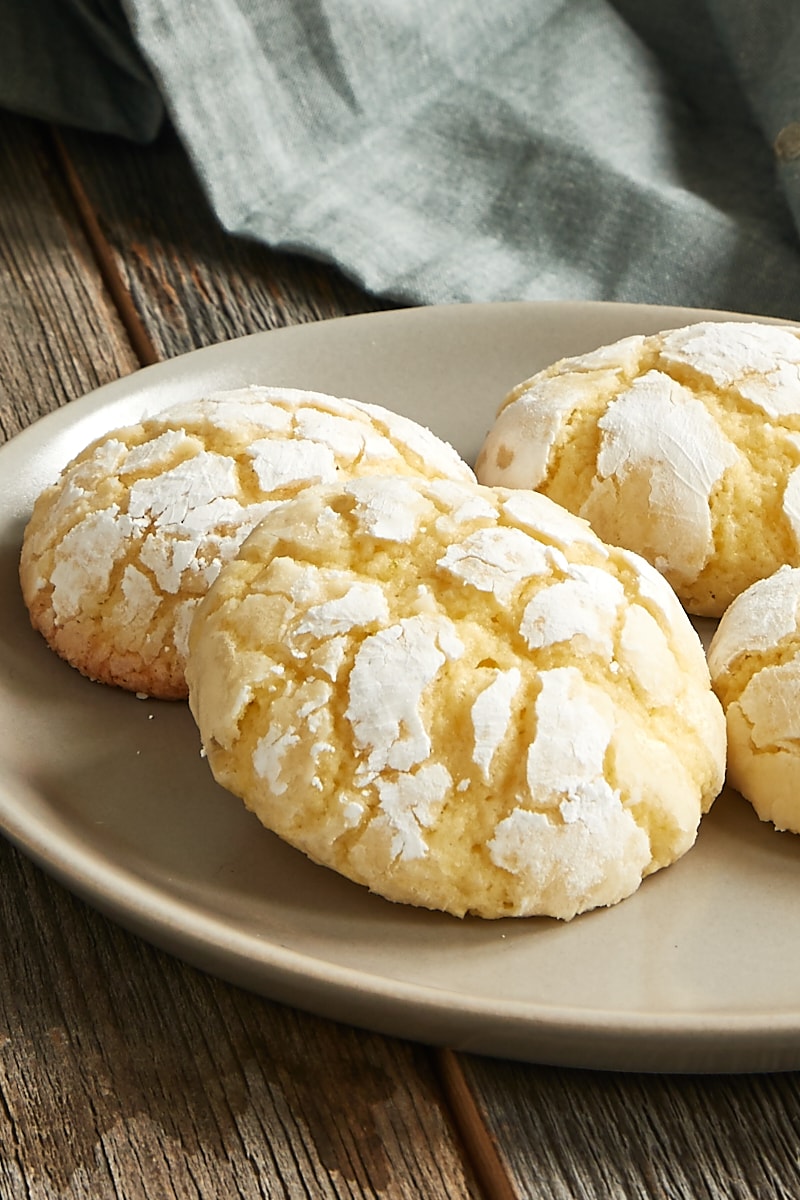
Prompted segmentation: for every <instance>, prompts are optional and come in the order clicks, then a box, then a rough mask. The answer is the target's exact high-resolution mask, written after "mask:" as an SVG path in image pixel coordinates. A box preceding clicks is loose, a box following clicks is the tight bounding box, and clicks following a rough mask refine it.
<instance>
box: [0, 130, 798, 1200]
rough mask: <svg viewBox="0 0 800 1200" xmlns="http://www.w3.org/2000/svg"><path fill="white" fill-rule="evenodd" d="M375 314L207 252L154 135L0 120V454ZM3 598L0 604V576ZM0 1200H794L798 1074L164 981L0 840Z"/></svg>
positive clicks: (186, 171) (202, 215) (285, 263)
mask: <svg viewBox="0 0 800 1200" xmlns="http://www.w3.org/2000/svg"><path fill="white" fill-rule="evenodd" d="M381 307H386V305H384V304H382V303H381V302H380V301H378V300H376V299H375V298H374V297H371V296H369V295H367V294H365V293H363V292H361V291H359V290H358V288H357V287H355V286H354V285H353V284H351V283H349V282H347V281H346V280H345V279H343V278H342V277H341V276H340V275H339V274H337V272H336V271H335V270H333V269H330V268H328V267H326V266H324V265H321V264H319V263H314V262H311V261H306V260H304V259H302V258H298V257H293V256H290V255H286V254H279V253H274V252H271V251H269V250H267V249H265V248H263V247H260V246H256V245H253V244H249V243H247V242H244V241H241V240H236V239H234V238H231V237H228V236H226V235H225V234H224V233H223V232H222V231H221V230H220V229H219V228H218V226H217V225H216V223H215V221H214V219H213V217H212V215H211V214H210V212H209V210H208V207H207V205H206V204H205V202H204V200H203V198H202V195H201V193H200V190H199V188H198V186H197V184H196V182H195V181H194V178H193V175H192V172H191V169H190V167H189V165H188V163H187V160H186V157H185V155H184V153H183V151H182V149H181V147H180V145H179V143H178V141H177V139H176V138H175V136H174V135H173V134H172V133H171V132H169V131H166V132H164V134H163V135H162V136H161V137H160V139H159V141H158V142H157V143H156V144H155V145H153V146H150V147H147V148H144V149H142V148H137V147H133V146H130V145H127V144H125V143H122V142H119V141H114V140H110V139H104V138H102V137H96V136H89V135H85V134H81V133H76V132H70V131H60V132H56V131H53V130H51V129H49V128H47V127H45V126H42V125H39V124H36V123H34V122H30V121H27V120H24V119H21V118H18V117H15V116H11V115H8V114H2V113H0V436H1V437H2V438H9V437H11V436H13V435H14V433H16V432H17V431H18V430H19V429H21V428H22V427H23V426H25V425H27V424H28V423H29V422H31V421H33V420H35V419H36V418H37V417H39V416H41V415H42V414H44V413H46V412H48V411H50V410H51V409H54V408H57V407H58V406H60V405H63V404H66V403H68V402H69V401H70V400H71V399H73V398H74V397H76V396H79V395H81V394H83V393H85V392H87V391H89V390H90V389H92V388H94V387H96V386H98V385H99V384H102V383H105V382H107V381H109V380H112V379H114V378H117V377H118V376H120V375H123V374H126V373H128V372H131V371H134V370H136V369H137V367H139V366H140V365H142V364H145V363H151V362H155V361H158V360H160V359H163V358H167V357H170V356H173V355H176V354H180V353H183V352H186V351H189V350H192V349H194V348H196V347H198V346H203V345H207V344H209V343H212V342H218V341H222V340H224V339H228V338H232V337H236V336H238V335H240V334H247V333H252V332H256V331H261V330H266V329H271V328H274V327H277V326H281V325H287V324H292V323H296V322H301V321H315V320H319V319H322V318H326V317H333V316H339V315H342V314H347V313H355V312H362V311H368V310H373V309H378V308H381ZM2 586H3V587H15V586H16V580H8V579H5V580H3V582H2ZM0 879H2V883H1V884H0V938H1V939H2V942H1V945H2V951H1V953H0V1196H2V1197H4V1198H5V1197H13V1198H15V1200H16V1198H17V1197H20V1198H22V1197H27V1198H31V1200H39V1198H44V1197H59V1198H60V1197H91V1198H92V1200H102V1198H103V1197H124V1198H125V1200H129V1198H134V1197H151V1198H158V1200H171V1198H180V1200H184V1198H188V1197H203V1198H204V1200H205V1198H208V1197H216V1196H225V1197H248V1198H250V1197H290V1198H293V1197H311V1198H314V1197H350V1198H352V1197H359V1196H371V1197H376V1196H377V1197H416V1196H419V1197H428V1198H432V1200H438V1198H441V1200H457V1198H458V1197H473V1198H478V1197H483V1198H485V1200H500V1198H501V1197H502V1198H504V1200H512V1198H518V1200H521V1198H523V1197H553V1198H559V1200H569V1198H572V1197H576V1198H584V1197H586V1198H589V1197H656V1196H658V1197H660V1196H668V1197H687V1198H689V1197H691V1198H697V1197H726V1198H727V1197H736V1198H737V1200H746V1198H747V1197H759V1198H767V1197H769V1198H770V1200H772V1198H775V1197H784V1196H785V1197H793V1196H796V1195H798V1194H799V1193H800V1103H799V1098H798V1090H799V1089H798V1076H797V1075H795V1074H783V1075H763V1076H752V1077H750V1076H727V1077H723V1076H718V1077H704V1078H700V1077H686V1076H682V1077H681V1076H679V1077H665V1076H648V1075H615V1074H610V1073H591V1072H582V1071H577V1070H560V1069H556V1068H553V1067H538V1066H531V1065H521V1064H516V1063H511V1062H499V1061H493V1060H488V1059H482V1058H479V1057H473V1056H467V1055H460V1054H455V1053H454V1052H452V1051H450V1050H447V1049H435V1048H429V1047H425V1046H420V1045H415V1044H412V1043H408V1042H404V1041H402V1040H397V1039H392V1038H389V1037H382V1036H378V1035H377V1034H372V1033H367V1032H363V1031H360V1030H356V1029H352V1028H349V1027H346V1026H343V1025H338V1024H335V1023H333V1022H330V1021H326V1020H322V1019H319V1018H317V1017H313V1016H309V1015H307V1014H304V1013H301V1012H297V1011H294V1010H292V1009H289V1008H286V1007H284V1006H281V1005H279V1004H276V1003H271V1002H269V1001H267V1000H263V999H261V998H259V997H257V996H254V995H251V994H249V993H246V992H244V991H241V990H238V989H237V988H235V987H233V986H230V985H228V984H226V983H223V982H220V981H219V980H217V979H214V978H211V977H208V976H206V975H204V974H202V973H201V972H199V971H197V970H194V969H193V968H191V967H188V966H186V965H184V964H182V963H181V962H179V961H177V960H176V959H173V958H171V957H170V956H168V955H167V954H165V953H163V952H161V951H159V950H156V949H154V948H153V947H151V946H150V945H148V944H146V943H145V942H143V941H140V940H139V939H137V938H136V937H134V936H133V935H131V934H128V933H127V932H125V931H124V930H122V929H120V928H119V927H117V926H116V925H114V924H112V923H111V922H110V921H108V920H106V919H105V918H104V917H102V916H100V915H99V914H98V913H96V912H94V911H92V910H91V909H89V908H88V907H87V906H86V905H84V904H83V903H82V902H81V901H79V900H77V899H76V898H74V897H73V896H72V895H71V894H69V893H68V892H67V891H65V890H64V889H63V888H62V887H60V886H59V885H58V884H57V883H55V882H53V881H52V880H51V879H50V878H49V877H47V876H46V875H45V874H44V873H42V872H41V871H40V870H39V869H38V868H37V867H35V866H33V865H32V864H31V863H30V862H29V861H27V860H26V859H25V858H24V857H23V856H22V855H21V854H20V853H19V852H17V851H16V850H15V849H14V848H13V847H12V846H11V845H10V844H8V843H7V842H5V841H0Z"/></svg>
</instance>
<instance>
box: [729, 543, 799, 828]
mask: <svg viewBox="0 0 800 1200" xmlns="http://www.w3.org/2000/svg"><path fill="white" fill-rule="evenodd" d="M708 662H709V667H710V670H711V676H712V681H713V685H714V689H715V691H716V693H717V695H718V696H719V698H720V700H721V701H722V705H723V708H724V710H725V715H726V720H727V725H728V781H729V782H730V784H731V786H732V787H734V788H736V790H737V791H739V792H741V794H742V795H743V796H744V797H745V798H746V799H747V800H749V801H750V803H751V804H752V805H753V808H754V809H755V810H756V812H757V813H758V815H759V817H760V818H761V820H762V821H771V822H772V824H773V825H775V827H776V828H777V829H782V830H791V831H792V832H793V833H800V568H798V567H789V566H784V567H781V568H780V569H779V570H778V571H776V573H775V574H774V575H771V576H769V577H768V578H767V579H763V580H759V581H758V582H757V583H754V584H752V586H751V587H749V588H748V589H747V590H746V591H745V592H743V593H742V594H741V595H740V596H739V597H738V598H737V599H736V600H734V602H733V604H732V605H731V606H730V608H729V609H728V611H727V612H726V613H725V615H724V616H723V618H722V620H721V621H720V623H719V625H718V626H717V630H716V632H715V634H714V637H713V638H712V640H711V644H710V646H709V648H708Z"/></svg>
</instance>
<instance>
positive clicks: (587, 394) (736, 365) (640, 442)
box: [476, 322, 800, 617]
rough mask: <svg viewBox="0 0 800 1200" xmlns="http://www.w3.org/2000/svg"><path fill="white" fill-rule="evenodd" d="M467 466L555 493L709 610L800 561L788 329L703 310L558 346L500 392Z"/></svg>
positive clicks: (795, 352) (799, 351) (799, 391)
mask: <svg viewBox="0 0 800 1200" xmlns="http://www.w3.org/2000/svg"><path fill="white" fill-rule="evenodd" d="M476 473H477V476H478V479H479V480H480V481H481V482H482V483H485V484H500V485H504V486H509V487H532V488H537V489H538V490H540V491H542V492H544V493H545V494H546V495H548V496H551V497H552V498H553V499H554V500H557V501H559V502H560V503H561V504H564V505H565V506H566V507H567V508H569V509H570V510H571V511H572V512H575V513H579V514H580V515H581V516H583V517H585V518H587V520H589V521H590V522H591V524H592V526H593V527H594V529H595V530H596V531H597V533H598V534H599V535H600V537H602V538H603V539H604V540H605V541H607V542H613V543H614V544H617V545H622V546H627V547H628V548H629V549H631V550H635V551H637V552H638V553H640V554H642V555H644V557H645V558H647V559H648V560H649V561H650V562H651V563H653V564H654V565H655V566H656V567H657V568H658V569H659V570H660V571H661V572H663V574H664V575H665V576H666V578H667V579H668V580H669V582H670V583H671V584H672V585H673V587H674V588H675V590H676V591H677V593H678V595H679V597H680V598H681V600H682V601H683V603H684V605H685V606H686V608H687V609H688V610H689V612H692V613H695V614H697V615H698V616H711V617H714V616H720V615H721V614H722V613H723V612H724V610H725V609H726V608H727V606H728V605H729V603H730V602H731V600H732V599H733V598H734V596H736V595H738V594H739V593H740V592H742V591H744V589H745V588H746V587H748V586H749V585H750V584H751V583H753V582H754V581H755V580H756V579H760V578H763V577H764V576H767V575H771V574H772V572H773V571H775V570H776V569H777V568H778V567H779V566H780V565H781V564H782V563H784V562H789V563H792V564H793V565H795V564H797V565H800V329H799V328H798V327H791V326H776V325H761V324H757V323H755V322H752V323H751V322H731V323H727V322H718V323H715V322H703V323H700V324H697V325H690V326H687V327H686V328H682V329H674V330H671V331H667V332H663V333H658V334H655V335H653V336H650V337H642V336H636V337H629V338H625V339H624V340H622V341H620V342H616V343H615V344H613V345H610V346H605V347H602V348H601V349H599V350H596V351H594V352H593V353H590V354H584V355H581V356H579V357H577V358H567V359H564V360H562V361H561V362H558V363H556V364H555V365H554V366H552V367H550V368H549V369H547V370H545V371H542V372H541V373H540V374H538V375H535V376H533V378H531V379H529V380H527V381H526V382H525V383H522V384H520V385H519V386H518V387H517V388H515V390H514V391H512V392H511V394H510V395H509V396H508V397H507V399H506V400H505V401H504V403H503V405H502V407H501V410H500V412H499V414H498V416H497V418H496V421H495V424H494V426H493V427H492V429H491V430H490V431H489V434H488V435H487V437H486V440H485V442H484V445H483V447H482V449H481V453H480V456H479V458H478V462H477V465H476Z"/></svg>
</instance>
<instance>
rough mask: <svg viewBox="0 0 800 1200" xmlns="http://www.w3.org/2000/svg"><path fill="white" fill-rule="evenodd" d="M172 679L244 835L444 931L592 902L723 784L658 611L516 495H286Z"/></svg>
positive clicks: (703, 673) (714, 712)
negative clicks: (457, 920) (254, 823)
mask: <svg viewBox="0 0 800 1200" xmlns="http://www.w3.org/2000/svg"><path fill="white" fill-rule="evenodd" d="M187 678H188V681H189V688H190V694H189V702H190V705H191V708H192V712H193V714H194V716H195V719H196V721H197V723H198V727H199V729H200V732H201V737H202V741H203V745H204V747H205V751H206V753H207V756H208V760H209V763H210V765H211V769H212V771H213V773H214V775H215V777H216V779H217V780H218V781H219V782H220V783H221V784H223V785H224V786H225V787H226V788H228V789H229V790H230V791H232V792H234V793H235V794H236V795H237V796H239V797H241V798H243V799H244V801H245V803H246V805H247V806H248V808H250V809H251V810H252V811H253V812H255V813H256V815H257V816H258V817H259V819H260V820H261V821H262V823H263V824H264V825H266V826H267V827H268V828H269V829H271V830H273V831H275V832H276V833H278V834H279V835H280V836H281V837H282V838H284V839H286V840H287V841H288V842H290V843H291V844H293V845H294V846H296V847H298V848H299V849H301V850H303V851H304V852H305V853H306V854H307V855H308V856H309V857H310V858H312V859H313V860H315V861H317V862H319V863H323V864H325V865H326V866H328V867H332V868H334V869H336V870H337V871H339V872H341V873H342V874H344V875H346V876H348V877H349V878H350V879H353V880H356V881H357V882H358V883H361V884H364V885H366V886H367V887H368V888H370V889H372V890H373V891H375V892H378V893H380V894H381V895H383V896H385V897H387V898H388V899H390V900H395V901H402V902H407V903H411V904H416V905H421V906H425V907H428V908H436V909H442V910H445V911H447V912H450V913H453V914H456V915H458V916H461V915H463V914H465V913H468V912H470V913H475V914H479V915H480V916H484V917H503V916H511V915H514V916H527V915H532V914H549V915H551V916H554V917H560V918H564V919H569V918H571V917H573V916H575V914H577V913H579V912H582V911H583V910H586V909H590V908H593V907H596V906H598V905H609V904H614V903H615V902H617V901H619V900H621V899H622V898H623V897H625V896H628V895H629V894H630V893H632V892H634V891H635V890H636V888H637V887H638V886H639V884H640V882H641V880H642V877H643V876H645V875H647V874H649V873H650V872H652V871H655V870H657V869H658V868H660V867H664V866H667V865H668V864H669V863H671V862H673V860H674V859H676V858H677V857H678V856H679V855H682V854H683V853H684V852H685V851H686V850H688V849H689V847H690V846H691V845H692V843H693V842H694V840H695V836H696V831H697V827H698V822H699V820H700V817H701V815H702V813H703V812H704V811H706V810H707V809H708V807H709V806H710V805H711V802H712V800H713V799H714V797H715V796H716V794H717V792H718V790H719V788H720V787H721V785H722V778H723V772H724V759H725V729H724V718H723V715H722V709H721V707H720V705H719V702H718V701H717V699H716V697H715V696H714V695H713V692H712V691H711V685H710V680H709V674H708V667H707V664H706V660H705V655H704V654H703V650H702V647H701V645H700V641H699V639H698V637H697V635H696V633H695V631H694V629H693V628H692V626H691V624H690V622H689V619H688V617H687V616H686V614H685V613H684V611H683V610H682V609H681V607H680V605H679V603H678V601H677V598H676V597H675V594H674V592H673V591H672V590H671V589H670V587H669V585H668V584H667V583H666V582H665V581H664V579H663V578H662V577H661V576H660V575H659V574H658V573H657V572H656V571H654V570H653V569H652V568H651V567H650V566H649V565H648V564H647V563H646V562H644V560H642V559H640V558H639V557H638V556H636V555H634V554H631V553H629V552H628V551H624V550H619V549H610V548H607V547H605V546H604V545H603V544H602V543H601V542H600V540H599V539H598V538H597V537H596V536H595V535H594V534H593V533H592V531H591V530H590V528H589V526H588V525H587V524H586V523H585V522H583V521H580V520H578V519H577V518H576V517H574V516H572V515H571V514H570V513H568V512H566V511H565V510H564V509H563V508H561V507H560V506H558V505H556V504H553V503H552V502H551V501H549V500H548V499H547V498H546V497H544V496H541V495H538V494H536V493H534V492H523V491H510V490H506V489H500V488H498V489H491V488H481V487H479V486H478V485H477V484H471V485H469V484H457V483H453V482H448V481H440V482H427V481H422V480H418V479H417V480H415V479H411V478H407V479H358V480H352V481H349V482H344V483H342V484H341V485H339V486H335V485H334V486H316V487H311V488H308V489H307V490H306V491H305V492H304V493H303V494H302V495H300V496H298V498H297V499H295V500H293V501H292V502H291V503H290V504H287V505H286V506H285V507H283V508H282V509H280V510H277V511H275V512H273V513H271V514H270V515H269V516H268V517H266V518H265V520H264V521H263V522H262V523H261V524H260V525H259V526H258V528H257V529H256V530H255V531H254V532H253V533H252V534H251V535H250V537H249V538H248V539H247V541H246V542H245V543H244V545H243V546H242V548H241V550H240V552H239V554H238V556H237V557H236V559H235V560H233V561H232V562H230V563H228V564H227V565H226V566H225V567H224V568H223V570H222V571H221V573H220V575H219V578H218V579H217V581H216V582H215V583H214V585H213V587H212V588H211V589H210V591H209V594H208V596H207V597H206V599H205V600H204V601H203V603H202V605H201V606H200V608H199V610H198V614H197V617H196V619H195V621H194V624H193V627H192V631H191V639H190V655H189V662H188V667H187Z"/></svg>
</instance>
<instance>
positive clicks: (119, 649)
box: [20, 386, 474, 698]
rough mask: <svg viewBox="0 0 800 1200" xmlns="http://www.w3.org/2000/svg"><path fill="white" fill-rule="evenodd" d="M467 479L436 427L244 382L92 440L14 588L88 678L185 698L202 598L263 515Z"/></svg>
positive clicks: (33, 540)
mask: <svg viewBox="0 0 800 1200" xmlns="http://www.w3.org/2000/svg"><path fill="white" fill-rule="evenodd" d="M375 473H381V474H384V473H391V474H398V475H408V474H420V475H423V476H425V477H430V478H437V477H440V476H443V477H446V478H453V479H469V480H472V479H473V478H474V477H473V475H472V471H471V470H470V469H469V467H467V466H466V464H465V463H464V462H462V460H461V459H460V458H459V456H458V455H457V454H456V452H455V450H453V448H452V447H451V446H449V445H447V444H446V443H444V442H442V441H440V440H439V439H438V438H436V437H434V435H433V434H432V433H430V431H429V430H427V429H424V428H422V427H421V426H420V425H417V424H416V423H415V422H413V421H410V420H408V419H407V418H405V417H402V416H399V415H398V414H396V413H393V412H389V411H388V410H386V409H384V408H380V407H378V406H375V405H369V404H359V403H357V402H356V401H353V400H346V399H339V398H336V397H333V396H326V395H322V394H320V393H317V392H304V391H298V390H296V389H288V388H267V387H256V386H253V387H249V388H242V389H237V390H235V391H230V392H220V393H217V394H216V395H214V396H211V397H209V398H207V399H203V400H198V401H195V402H191V403H185V404H181V405H178V406H175V407H173V408H171V409H168V410H166V411H165V412H163V413H161V414H160V415H158V416H155V417H152V418H151V419H149V420H145V421H143V422H142V423H141V424H138V425H133V426H131V427H128V428H125V429H118V430H115V431H114V432H113V433H109V434H106V435H105V436H103V437H101V438H99V439H98V440H97V441H95V442H94V443H93V444H92V445H91V446H89V447H87V449H86V450H84V451H83V452H82V453H81V454H79V455H78V456H77V458H75V459H74V460H73V461H72V462H71V463H70V464H69V465H68V466H67V467H66V468H65V469H64V471H63V472H62V474H61V476H60V477H59V479H58V480H57V481H56V482H55V483H54V484H53V485H52V486H51V487H49V488H48V489H47V490H46V491H45V492H44V493H43V494H42V495H41V496H40V497H39V499H38V501H37V503H36V505H35V507H34V510H33V514H32V516H31V519H30V522H29V524H28V526H27V529H26V531H25V537H24V543H23V547H22V555H21V561H20V580H21V584H22V591H23V595H24V598H25V602H26V604H27V606H28V609H29V611H30V615H31V620H32V622H33V624H34V626H35V627H36V628H37V629H39V630H40V631H41V633H42V634H43V635H44V637H45V638H46V640H47V641H48V643H49V644H50V645H51V646H52V648H53V649H54V650H56V651H57V653H58V654H60V655H61V656H62V657H63V658H65V659H66V660H67V661H68V662H70V663H71V664H72V665H73V666H75V667H77V668H78V670H80V671H82V672H83V673H84V674H85V675H88V676H89V677H90V678H92V679H96V680H101V681H102V682H104V683H110V684H117V685H119V686H121V687H124V688H128V689H130V690H132V691H135V692H144V693H147V694H148V695H151V696H156V697H161V698H180V697H185V696H186V681H185V678H184V665H185V659H186V650H187V639H188V631H189V625H190V623H191V619H192V616H193V613H194V609H195V607H196V605H197V603H198V601H199V600H200V599H201V598H202V596H204V595H205V592H206V590H207V589H208V586H209V584H210V583H211V582H212V581H213V580H214V579H215V578H216V576H217V573H218V571H219V568H220V565H221V563H222V562H224V561H225V560H226V559H229V558H231V557H232V556H233V555H234V554H235V553H236V550H237V549H238V547H239V545H240V543H241V541H242V540H243V539H244V537H245V536H246V535H247V534H248V533H249V532H250V530H251V529H252V528H253V527H254V525H256V523H257V522H258V521H259V520H260V519H261V517H263V516H264V515H265V514H266V513H267V512H269V511H270V510H271V509H273V508H274V507H275V506H276V505H278V504H280V503H282V502H284V501H285V500H287V499H289V498H291V497H292V496H294V495H296V494H297V492H298V491H300V490H301V489H302V488H303V487H305V486H308V485H309V484H310V483H315V482H319V481H324V480H335V479H338V478H341V477H350V476H352V475H369V474H375Z"/></svg>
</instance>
